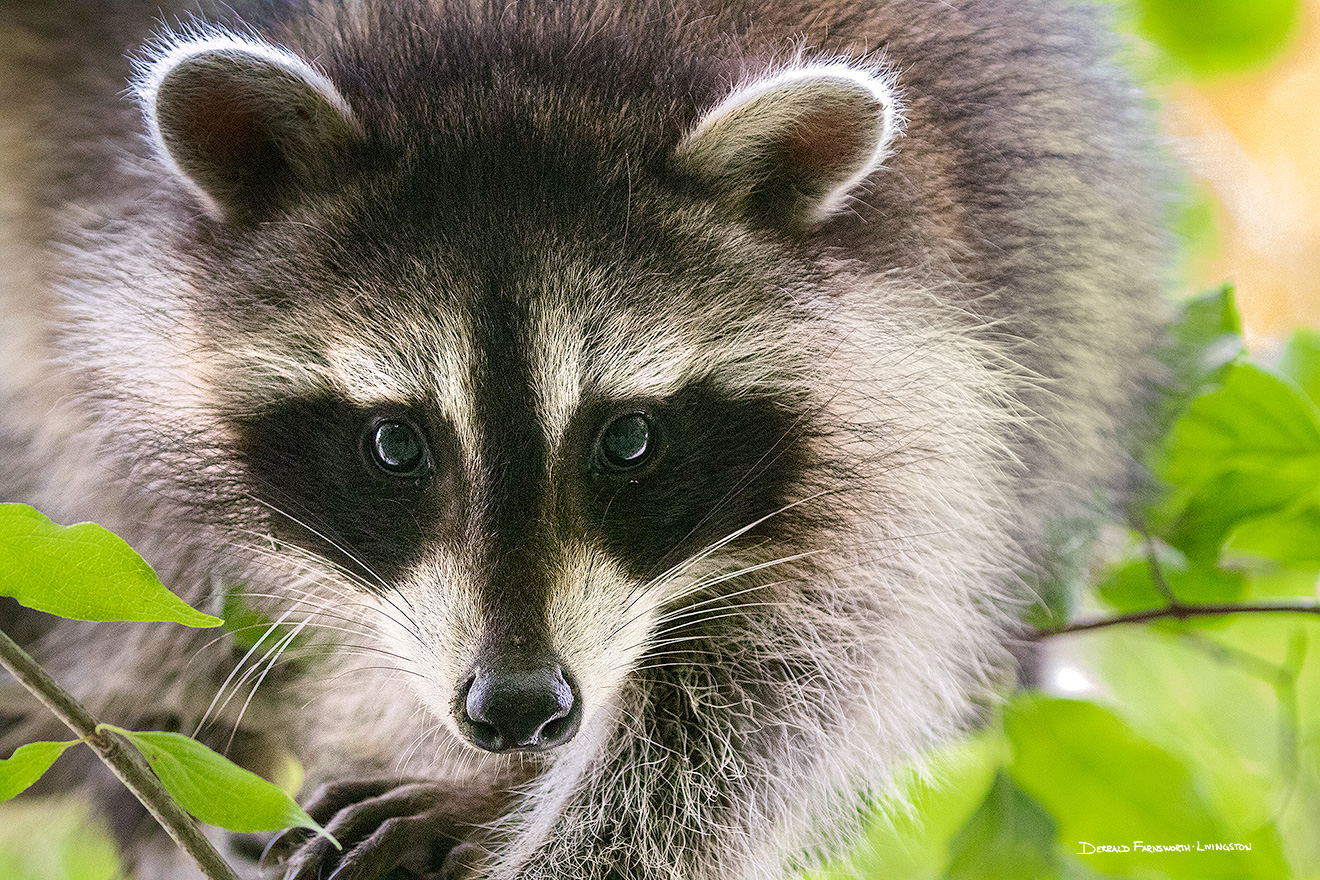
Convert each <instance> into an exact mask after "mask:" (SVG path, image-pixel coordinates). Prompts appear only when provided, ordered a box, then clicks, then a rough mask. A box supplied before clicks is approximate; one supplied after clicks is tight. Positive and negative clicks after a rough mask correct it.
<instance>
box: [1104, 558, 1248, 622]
mask: <svg viewBox="0 0 1320 880" xmlns="http://www.w3.org/2000/svg"><path fill="white" fill-rule="evenodd" d="M1156 558H1157V560H1158V563H1159V570H1160V574H1161V575H1162V576H1163V578H1164V583H1165V584H1166V585H1167V586H1168V588H1169V591H1170V592H1171V593H1173V595H1174V597H1175V598H1177V599H1178V601H1180V602H1189V603H1195V602H1203V603H1222V602H1235V601H1237V600H1239V599H1241V598H1242V597H1243V596H1245V595H1246V592H1247V581H1246V578H1245V577H1244V576H1243V575H1242V574H1240V573H1238V572H1233V571H1224V570H1222V569H1219V568H1214V567H1211V566H1207V565H1198V564H1191V563H1189V562H1188V561H1187V557H1185V556H1184V555H1183V554H1181V553H1179V552H1178V551H1177V550H1174V549H1173V548H1171V547H1167V546H1163V545H1160V546H1159V547H1158V549H1157V551H1156ZM1096 594H1097V595H1098V596H1099V597H1100V599H1101V600H1102V601H1103V602H1104V603H1105V604H1107V605H1109V606H1111V607H1112V608H1114V609H1115V610H1117V611H1119V612H1122V613H1128V612H1132V611H1145V610H1148V609H1151V608H1163V607H1164V606H1166V605H1168V604H1169V601H1168V598H1167V597H1166V596H1165V595H1164V592H1163V591H1162V590H1160V589H1159V587H1158V586H1157V585H1156V583H1155V579H1154V575H1153V572H1152V571H1151V564H1150V561H1149V560H1148V559H1146V558H1145V557H1144V556H1142V557H1140V558H1137V559H1131V560H1128V561H1127V562H1125V563H1124V564H1122V565H1120V566H1118V567H1117V568H1114V569H1113V570H1111V571H1110V572H1109V573H1108V574H1107V575H1106V577H1105V578H1104V579H1103V580H1101V581H1100V582H1099V583H1098V584H1097V585H1096Z"/></svg>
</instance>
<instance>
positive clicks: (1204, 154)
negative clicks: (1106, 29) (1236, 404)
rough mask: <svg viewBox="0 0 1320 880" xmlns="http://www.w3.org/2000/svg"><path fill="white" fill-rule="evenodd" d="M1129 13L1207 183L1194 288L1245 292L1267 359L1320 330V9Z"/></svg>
mask: <svg viewBox="0 0 1320 880" xmlns="http://www.w3.org/2000/svg"><path fill="white" fill-rule="evenodd" d="M1118 8H1119V10H1120V15H1121V16H1123V18H1124V21H1125V22H1126V27H1127V28H1128V29H1129V30H1130V31H1132V32H1135V33H1136V34H1138V35H1139V36H1140V37H1142V38H1144V39H1145V40H1146V41H1147V44H1146V48H1145V51H1144V52H1141V53H1140V54H1141V62H1140V63H1141V64H1142V66H1143V68H1144V70H1145V72H1146V73H1147V75H1148V76H1149V77H1150V79H1151V80H1152V81H1153V82H1154V83H1155V87H1156V91H1157V93H1159V94H1160V95H1161V97H1162V98H1163V116H1164V120H1165V129H1166V131H1167V132H1168V133H1169V135H1170V136H1171V138H1172V144H1171V149H1172V150H1173V152H1174V153H1175V154H1176V155H1177V156H1178V157H1179V158H1180V159H1182V160H1183V161H1184V163H1185V165H1186V168H1187V169H1188V172H1189V173H1190V175H1191V176H1192V178H1193V184H1192V189H1191V192H1190V197H1191V199H1192V202H1191V204H1190V205H1189V208H1188V213H1187V216H1186V217H1185V226H1184V230H1183V231H1184V233H1185V234H1186V235H1187V239H1188V243H1189V264H1188V267H1187V269H1188V271H1187V276H1186V283H1187V285H1188V286H1189V288H1191V289H1204V288H1209V287H1213V286H1217V285H1219V284H1220V283H1222V282H1224V281H1226V280H1227V281H1231V282H1233V283H1234V284H1235V285H1236V287H1237V294H1238V303H1239V307H1240V308H1241V310H1242V317H1243V321H1244V323H1245V325H1246V330H1247V335H1248V339H1249V342H1250V343H1251V344H1252V346H1253V348H1254V347H1256V346H1257V345H1262V346H1268V342H1267V340H1269V339H1271V338H1273V339H1278V338H1281V337H1283V336H1284V335H1285V334H1286V333H1287V331H1288V330H1289V328H1291V327H1293V326H1295V325H1298V324H1305V325H1308V326H1320V222H1317V218H1318V217H1320V112H1317V110H1318V109H1320V0H1158V2H1157V0H1140V2H1128V3H1123V4H1121V5H1119V7H1118Z"/></svg>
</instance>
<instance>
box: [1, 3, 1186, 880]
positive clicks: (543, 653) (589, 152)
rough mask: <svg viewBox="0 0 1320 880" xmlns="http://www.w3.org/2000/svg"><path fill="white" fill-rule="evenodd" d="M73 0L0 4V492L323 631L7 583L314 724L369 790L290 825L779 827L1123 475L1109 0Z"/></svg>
mask: <svg viewBox="0 0 1320 880" xmlns="http://www.w3.org/2000/svg"><path fill="white" fill-rule="evenodd" d="M53 6H54V5H53V4H40V3H38V4H12V3H11V4H3V5H0V118H3V119H4V123H5V124H4V126H3V127H0V176H3V178H4V179H3V181H0V193H3V198H2V199H0V273H3V274H0V313H3V314H4V315H5V316H6V317H5V320H4V321H3V322H2V323H0V461H3V462H4V463H5V464H4V465H3V466H0V500H5V501H20V502H26V503H31V504H34V505H36V506H38V507H40V508H42V509H43V510H45V511H46V512H47V513H48V514H50V515H51V516H52V517H54V518H55V519H57V520H60V521H65V522H73V521H78V520H95V521H99V522H102V523H105V524H106V525H108V526H110V527H112V528H114V529H116V530H118V531H119V532H121V533H122V534H123V535H124V536H125V537H126V538H127V539H128V540H129V541H130V542H131V543H133V544H134V546H136V547H138V549H139V550H140V551H141V552H142V553H143V554H144V555H145V556H146V557H147V559H148V560H149V561H150V562H151V563H152V564H153V565H154V566H155V567H156V568H157V569H158V571H159V573H160V574H161V576H162V578H163V579H164V580H165V581H166V582H167V583H168V584H170V585H171V586H172V587H173V588H174V589H175V590H176V591H177V592H179V593H180V594H182V595H183V596H185V597H186V598H187V599H189V600H190V601H192V602H194V603H195V604H198V605H205V606H207V607H208V608H209V609H218V608H220V607H222V606H224V605H225V604H226V602H228V603H230V604H231V605H232V604H233V603H234V602H237V603H239V604H242V605H249V606H251V607H252V609H253V610H255V611H257V612H260V614H261V615H262V616H265V617H267V618H268V619H270V620H271V621H276V622H279V623H280V624H282V625H284V626H291V627H292V628H293V629H292V630H288V629H285V630H280V631H278V632H277V633H276V634H273V635H272V636H271V637H269V638H268V639H267V640H266V642H264V643H263V645H264V646H263V647H259V648H258V649H256V650H254V651H252V652H248V651H246V650H243V649H239V648H237V647H235V646H232V645H227V644H222V643H217V644H213V643H211V637H210V636H209V635H196V634H180V633H178V632H176V631H175V630H174V629H172V628H155V627H152V626H134V627H115V626H107V627H105V628H97V629H95V630H93V631H91V633H90V634H89V631H88V630H86V629H85V628H82V627H80V626H78V625H75V624H71V623H56V624H49V623H48V622H46V621H34V620H32V619H30V618H22V619H19V612H16V611H14V610H12V609H11V608H9V607H0V626H4V627H5V628H6V629H7V630H9V629H14V630H15V631H21V632H24V633H26V634H28V635H27V639H28V640H29V641H30V643H31V648H32V650H33V651H34V652H35V653H37V654H38V656H39V657H40V658H41V659H42V660H43V661H44V662H45V663H47V664H48V665H49V666H50V667H51V668H52V671H54V672H55V673H56V674H57V675H58V676H59V677H61V678H62V679H63V680H64V681H67V682H68V683H69V684H70V685H72V687H73V689H74V690H75V691H76V692H77V695H78V696H79V697H80V698H84V699H85V700H86V701H87V702H88V703H89V704H90V705H91V707H92V708H93V709H94V710H96V711H97V712H98V713H100V714H102V715H103V716H104V717H106V718H107V720H111V721H114V722H115V723H119V724H125V725H133V724H134V722H135V719H136V720H137V721H140V722H141V723H140V724H138V725H137V726H142V727H148V726H151V727H160V726H173V727H176V728H178V729H182V730H186V731H189V730H192V729H194V728H196V727H197V726H198V725H199V722H205V723H202V724H201V735H202V737H203V738H204V739H208V740H210V741H212V742H213V743H215V744H218V745H222V746H223V745H224V744H225V742H227V741H229V740H230V738H231V737H230V732H231V731H237V732H236V733H235V734H234V736H233V741H234V742H235V743H237V744H238V746H236V748H237V751H236V752H235V755H236V757H239V758H240V759H241V760H242V761H243V762H244V763H246V764H248V765H249V766H251V767H253V768H255V769H259V770H260V769H263V768H265V767H267V766H269V765H270V764H271V762H272V761H274V760H277V758H278V756H280V755H284V754H287V753H289V752H292V753H294V754H295V755H297V756H298V758H299V759H300V760H301V761H302V763H303V764H304V766H305V768H306V772H307V776H308V783H309V785H308V790H309V791H313V790H316V791H319V792H320V793H319V794H317V795H315V796H312V797H311V800H312V802H314V807H313V809H314V811H318V815H321V814H322V813H323V814H324V817H325V818H326V819H327V821H330V822H332V823H335V822H337V823H338V824H339V827H343V828H349V827H352V828H353V829H355V830H354V832H353V834H352V835H349V836H347V837H346V839H347V840H348V843H349V845H348V847H347V848H346V850H345V852H344V853H342V854H341V853H337V852H329V851H322V850H320V849H318V848H317V847H316V846H315V845H314V844H304V845H300V846H293V847H292V849H293V852H292V853H291V854H289V859H290V861H289V862H288V863H287V864H288V865H289V868H288V870H289V873H290V876H297V877H299V878H301V877H303V876H315V875H317V874H322V875H326V876H328V875H329V874H331V873H332V872H334V871H336V870H340V871H341V872H342V873H341V875H340V876H346V875H351V876H355V877H359V878H363V880H366V878H371V877H385V876H388V875H390V873H391V872H392V871H394V870H396V869H398V870H407V871H412V872H414V873H422V874H426V873H427V872H430V873H436V872H439V871H442V870H449V868H450V867H452V866H453V865H454V864H455V863H456V862H460V861H462V862H470V861H471V860H472V859H473V858H474V857H479V858H480V860H481V861H482V862H483V864H482V865H481V866H480V868H479V871H480V873H481V876H483V877H486V878H488V880H715V878H719V880H732V878H738V880H753V878H757V880H770V878H781V880H786V878H788V877H792V876H796V875H797V874H798V873H799V872H800V870H801V869H802V868H803V867H805V866H809V865H811V864H814V863H816V861H817V860H819V859H820V858H823V857H825V856H828V855H830V854H835V853H839V852H841V851H843V850H844V849H845V848H846V846H847V843H848V841H849V839H850V837H851V836H852V835H853V834H854V833H855V832H856V831H857V826H858V821H859V820H858V818H857V817H858V816H860V815H863V813H864V811H865V808H866V806H867V805H870V804H873V803H875V802H876V801H877V800H882V799H883V798H885V797H887V796H889V795H890V794H891V783H890V773H891V770H892V768H893V767H894V766H896V764H898V763H900V762H908V761H913V760H917V759H919V756H920V755H921V754H922V752H923V750H925V749H927V748H929V747H930V746H932V745H934V744H937V743H939V742H941V741H944V740H946V739H948V738H949V737H952V736H955V735H957V734H959V733H960V732H963V731H965V730H966V729H967V728H968V727H969V726H971V725H974V724H975V723H976V719H977V710H976V708H975V707H977V706H980V705H984V704H985V701H987V700H992V699H994V696H993V695H994V690H995V688H996V687H997V686H998V685H1000V684H1002V683H1003V682H1005V681H1006V680H1008V679H1010V678H1011V662H1010V660H1009V656H1008V652H1007V651H1006V649H1005V647H1004V645H1005V643H1006V642H1008V641H1009V640H1010V639H1011V638H1012V637H1013V635H1014V633H1015V632H1016V631H1017V627H1018V624H1017V623H1016V619H1017V615H1018V613H1019V611H1020V609H1021V608H1022V607H1023V606H1024V605H1025V604H1026V602H1027V601H1028V599H1029V598H1030V596H1029V590H1027V589H1025V588H1024V587H1023V586H1022V585H1023V584H1024V583H1030V581H1031V580H1032V579H1034V578H1037V577H1043V576H1047V575H1048V564H1049V560H1050V559H1051V558H1053V555H1054V549H1053V548H1052V547H1051V546H1050V545H1049V544H1048V542H1047V541H1046V539H1045V535H1047V534H1054V533H1058V532H1059V531H1060V530H1062V531H1068V529H1069V528H1072V529H1073V531H1075V532H1078V533H1084V530H1085V528H1086V525H1085V524H1086V523H1087V522H1088V521H1089V520H1090V519H1093V518H1094V516H1095V515H1096V513H1097V512H1098V511H1101V510H1103V509H1105V508H1106V506H1108V505H1111V504H1112V503H1113V502H1114V501H1115V500H1117V499H1118V498H1119V497H1120V496H1121V493H1122V492H1123V490H1124V488H1125V487H1126V486H1127V485H1129V484H1130V483H1131V482H1132V481H1133V480H1134V478H1135V477H1136V476H1137V475H1136V474H1135V468H1134V467H1133V466H1132V464H1131V460H1130V456H1129V455H1128V453H1127V452H1126V450H1127V449H1128V448H1130V447H1131V445H1132V444H1134V443H1138V442H1140V441H1141V439H1142V437H1143V432H1144V431H1145V425H1144V419H1143V418H1142V417H1141V416H1140V414H1141V413H1142V412H1143V411H1144V410H1145V408H1146V407H1147V405H1148V403H1149V400H1150V398H1151V397H1152V388H1153V381H1154V380H1153V377H1158V372H1157V370H1156V368H1155V367H1154V366H1153V364H1154V361H1153V358H1152V357H1151V355H1150V351H1151V349H1152V348H1153V346H1154V345H1155V344H1156V342H1157V340H1158V339H1159V337H1160V335H1161V332H1162V331H1161V322H1162V320H1163V308H1162V306H1161V305H1160V296H1159V294H1160V288H1161V286H1162V281H1163V277H1164V272H1165V263H1166V259H1167V251H1168V244H1167V241H1166V237H1165V235H1164V233H1163V232H1162V226H1163V222H1164V219H1165V210H1166V196H1165V189H1166V181H1165V177H1166V172H1165V171H1164V170H1163V166H1162V163H1161V160H1160V158H1159V155H1158V151H1157V149H1156V147H1155V139H1154V136H1153V134H1152V126H1151V124H1150V121H1149V120H1148V119H1146V117H1145V115H1144V110H1143V102H1142V99H1141V97H1140V96H1139V95H1138V94H1136V93H1135V91H1134V89H1133V88H1132V86H1131V84H1130V83H1129V82H1128V81H1127V79H1126V78H1125V76H1124V75H1123V74H1122V73H1121V72H1120V71H1119V70H1118V68H1117V67H1115V66H1114V65H1113V64H1112V63H1111V61H1110V52H1111V46H1110V43H1109V41H1108V39H1107V38H1106V36H1105V35H1104V34H1103V32H1102V30H1101V29H1100V28H1099V26H1098V25H1097V20H1098V18H1097V15H1096V14H1095V12H1094V10H1090V9H1089V8H1087V7H1086V6H1085V4H1083V3H1077V2H1071V0H1057V2H1056V0H964V2H960V3H959V4H957V8H956V9H955V8H953V6H952V5H951V4H941V3H928V2H921V0H893V2H888V3H884V4H875V3H853V2H850V0H838V2H825V3H822V4H819V5H818V7H813V8H806V7H801V8H799V6H796V5H793V4H782V3H781V4H768V5H767V4H766V3H762V2H758V3H744V2H742V0H733V2H730V0H720V2H718V3H716V2H711V3H706V2H705V0H665V2H660V0H641V2H628V3H624V2H607V0H584V2H576V3H568V4H566V3H562V2H551V0H519V2H515V3H513V4H508V3H503V2H500V3H485V2H484V0H483V2H476V3H472V2H466V0H462V2H460V0H402V2H390V3H384V2H375V0H362V2H355V3H344V4H337V3H331V2H325V0H314V2H311V3H302V4H271V3H264V2H261V3H259V2H246V0H244V2H238V3H229V4H224V6H223V8H221V5H220V4H215V7H214V8H212V7H211V5H210V4H204V6H205V9H204V10H203V12H202V13H201V14H197V16H196V17H193V18H186V19H181V17H182V16H183V15H184V13H185V11H186V12H187V14H188V15H194V12H195V9H196V6H195V4H193V3H189V4H184V3H167V4H166V5H165V8H163V9H160V10H158V8H157V7H158V6H159V4H157V3H150V4H147V3H139V2H136V0H115V2H111V3H106V4H87V5H86V8H83V6H81V5H78V6H77V8H76V9H75V10H74V11H73V12H68V11H67V10H65V9H64V8H63V7H61V8H60V9H54V8H53ZM212 13H214V14H213V15H212ZM155 14H163V15H164V16H165V17H166V19H167V20H186V21H188V22H189V23H188V24H186V25H184V26H181V27H180V28H179V29H177V30H175V31H168V30H166V31H161V30H156V31H155V32H154V33H155V35H154V36H152V33H153V28H156V27H157V25H156V23H154V22H153V21H152V20H151V16H152V15H155ZM207 16H210V17H207ZM144 44H145V45H146V47H147V48H145V49H142V50H138V51H137V54H136V56H135V57H136V61H135V62H133V63H132V64H131V65H130V62H128V61H125V60H124V59H125V53H126V52H131V51H133V49H132V47H134V46H139V45H144ZM875 47H883V51H879V50H876V49H875ZM69 59H79V61H78V62H77V63H76V64H74V63H71V62H70V61H69ZM125 82H130V83H131V89H130V91H131V97H132V98H133V99H135V101H125V100H124V98H123V95H122V91H123V85H124V83H125ZM134 105H135V106H134ZM1061 527H1062V528H1061ZM267 647H273V648H274V650H271V651H270V653H266V651H267ZM255 685H260V686H259V687H255ZM46 723H47V722H46V721H45V716H44V715H41V714H38V713H35V712H34V714H33V715H32V716H31V717H30V718H24V719H22V720H21V722H20V723H19V724H18V726H17V727H14V728H7V729H3V730H0V734H3V736H5V737H9V738H12V739H13V740H14V742H13V743H10V742H9V741H8V739H6V740H5V742H3V743H0V749H6V750H7V749H8V748H9V747H11V746H12V745H14V744H16V743H17V742H18V741H19V740H20V739H24V738H26V739H31V738H37V737H43V734H42V732H41V730H40V728H41V727H42V726H43V725H44V724H46ZM50 735H56V734H55V733H54V732H50ZM43 738H49V736H44V737H43ZM89 772H90V771H89ZM80 773H81V771H77V772H75V773H73V774H72V775H78V774H80ZM77 781H78V780H74V779H70V780H69V782H70V783H71V784H72V783H76V782H77ZM318 785H320V786H321V787H319V788H318V787H317V786H318ZM97 790H98V792H100V793H101V794H102V795H104V796H105V797H106V801H107V803H108V804H112V805H121V804H122V800H121V799H120V798H118V796H116V795H106V794H105V792H109V791H111V789H110V788H108V787H107V788H104V789H102V787H100V786H99V784H97ZM469 805H470V808H469ZM114 810H115V813H114V815H115V821H116V831H117V833H119V835H120V836H121V838H122V839H124V841H125V844H126V847H127V850H126V852H127V854H128V855H127V858H128V860H129V861H130V863H131V864H133V865H134V869H135V872H136V874H135V875H136V876H139V877H141V878H143V880H157V878H181V877H186V876H188V874H187V869H185V868H183V867H180V866H179V865H178V864H175V863H174V862H172V861H171V859H173V858H175V856H174V855H173V854H172V850H171V849H170V847H169V846H168V844H166V845H164V846H162V845H161V841H160V839H159V838H158V837H154V836H153V834H152V832H151V831H150V826H149V824H148V823H146V822H140V821H139V820H140V819H141V818H142V816H141V815H139V814H138V813H134V812H133V811H131V810H127V811H126V810H124V809H122V807H114ZM286 849H287V848H286ZM282 851H283V850H282ZM236 858H237V857H236ZM243 870H245V871H249V873H255V871H256V866H255V865H253V864H250V863H245V864H244V865H243Z"/></svg>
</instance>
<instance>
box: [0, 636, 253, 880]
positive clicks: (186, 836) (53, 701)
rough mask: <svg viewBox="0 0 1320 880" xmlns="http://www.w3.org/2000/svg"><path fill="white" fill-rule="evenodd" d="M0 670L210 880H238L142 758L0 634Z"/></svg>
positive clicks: (194, 821) (129, 744)
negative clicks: (84, 747)
mask: <svg viewBox="0 0 1320 880" xmlns="http://www.w3.org/2000/svg"><path fill="white" fill-rule="evenodd" d="M0 666H3V667H4V668H5V669H7V670H9V673H10V674H11V675H13V676H14V677H15V678H16V679H18V680H19V682H20V683H22V685H23V686H24V687H25V688H27V689H28V690H29V691H31V692H32V694H33V696H35V697H36V698H37V699H38V700H40V701H41V702H42V703H43V704H44V705H45V706H46V708H48V709H50V711H52V712H54V713H55V716H56V717H57V718H59V719H60V720H61V721H63V722H64V723H65V724H66V725H67V726H68V728H69V729H70V730H72V731H73V732H74V733H76V734H77V735H78V737H79V738H80V739H82V741H83V742H85V743H87V744H88V745H89V746H91V748H92V751H94V752H96V754H97V756H98V757H99V758H100V759H101V760H102V761H103V762H105V764H106V766H107V767H109V768H110V769H111V770H112V771H113V772H114V774H115V775H116V776H118V777H119V779H120V781H121V782H123V783H124V785H126V786H128V790H129V791H131V792H133V794H134V796H135V797H137V799H138V800H140V801H141V802H142V805H143V806H145V807H146V808H147V810H148V811H150V813H151V815H153V816H155V817H156V821H157V822H159V823H160V824H161V827H162V828H164V829H165V831H166V833H168V834H169V836H170V837H172V838H173V839H174V842H175V843H177V844H178V845H179V846H180V847H182V848H183V850H184V851H185V852H186V853H188V855H190V856H191V857H192V859H193V861H194V862H196V863H197V866H198V867H199V868H201V869H202V873H204V874H205V875H206V876H207V877H208V878H210V880H239V878H238V876H237V875H236V874H235V873H234V871H233V869H232V868H230V867H229V865H227V864H226V863H225V860H224V859H223V858H221V857H220V853H218V852H216V849H215V847H214V846H212V845H211V842H210V841H209V840H207V839H206V837H204V836H203V835H202V831H201V829H200V828H198V827H197V820H195V819H194V818H193V817H192V816H190V815H189V814H188V813H186V812H184V810H183V808H182V807H180V806H179V805H178V804H177V803H176V802H175V801H174V798H172V797H170V794H169V792H167V791H166V790H165V787H164V786H163V785H161V783H160V780H159V779H157V778H156V774H154V773H153V772H152V771H151V767H150V766H149V765H148V764H147V762H146V759H145V758H143V757H142V754H141V753H140V752H139V751H138V750H137V749H136V748H134V747H133V745H132V744H131V743H128V742H126V741H124V739H123V738H122V737H120V736H119V735H118V734H116V733H111V732H109V731H107V732H104V733H98V732H97V730H96V726H97V720H96V718H94V717H93V716H92V714H91V713H90V712H88V711H87V709H85V708H84V707H83V705H82V704H81V703H79V702H78V701H77V700H75V699H74V698H73V696H72V695H71V694H70V693H69V692H68V691H66V690H64V689H63V688H62V687H60V686H59V685H58V684H56V682H55V680H54V679H53V678H51V677H50V676H49V675H48V674H46V670H44V669H42V668H41V666H39V665H38V664H37V662H36V661H35V660H33V659H32V657H31V656H29V655H28V653H27V652H26V651H24V650H23V649H22V648H21V647H19V645H18V643H16V642H15V641H14V640H13V639H11V638H10V637H9V636H7V635H5V633H4V632H0Z"/></svg>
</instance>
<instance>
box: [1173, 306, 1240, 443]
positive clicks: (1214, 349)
mask: <svg viewBox="0 0 1320 880" xmlns="http://www.w3.org/2000/svg"><path fill="white" fill-rule="evenodd" d="M1242 352H1243V346H1242V316H1241V315H1240V314H1239V313H1238V309H1237V303H1236V301H1235V300H1234V297H1233V288H1232V286H1231V285H1224V286H1223V287H1221V288H1219V289H1218V290H1212V291H1210V292H1208V293H1204V294H1202V295H1201V296H1198V297H1196V298H1194V299H1191V300H1188V301H1187V302H1186V303H1184V304H1183V305H1182V308H1181V310H1180V312H1179V315H1178V319H1177V320H1176V321H1174V323H1173V324H1172V325H1171V326H1170V327H1169V336H1168V342H1166V343H1165V344H1164V346H1163V347H1162V348H1161V350H1160V352H1159V358H1160V361H1161V362H1162V363H1163V364H1164V365H1165V366H1166V367H1168V370H1169V379H1168V381H1167V382H1166V383H1165V385H1164V399H1163V401H1162V402H1161V406H1160V410H1159V413H1158V415H1157V416H1156V425H1157V426H1159V427H1160V428H1161V429H1162V430H1164V431H1167V430H1168V428H1169V427H1170V426H1171V425H1172V424H1173V422H1174V421H1175V420H1176V419H1177V418H1178V417H1180V416H1181V415H1183V413H1184V412H1186V410H1187V407H1188V405H1189V404H1190V403H1191V402H1192V401H1193V400H1194V399H1196V398H1197V397H1199V396H1200V395H1202V394H1204V393H1206V392H1207V391H1210V390H1213V389H1214V388H1217V387H1218V386H1219V385H1220V384H1222V382H1223V380H1224V376H1225V374H1226V373H1227V372H1228V368H1229V365H1230V364H1232V363H1233V362H1234V360H1236V359H1237V358H1238V357H1239V356H1241V354H1242Z"/></svg>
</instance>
